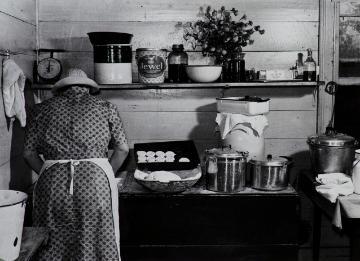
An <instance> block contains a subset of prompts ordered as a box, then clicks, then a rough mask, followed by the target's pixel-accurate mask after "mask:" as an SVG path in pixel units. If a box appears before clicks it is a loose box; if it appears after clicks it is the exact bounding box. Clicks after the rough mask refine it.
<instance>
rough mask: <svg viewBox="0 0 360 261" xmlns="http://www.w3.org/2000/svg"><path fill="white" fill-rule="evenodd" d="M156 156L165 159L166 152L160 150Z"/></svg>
mask: <svg viewBox="0 0 360 261" xmlns="http://www.w3.org/2000/svg"><path fill="white" fill-rule="evenodd" d="M155 155H156V156H158V157H162V158H163V157H165V152H163V151H161V150H158V151H157V152H155Z"/></svg>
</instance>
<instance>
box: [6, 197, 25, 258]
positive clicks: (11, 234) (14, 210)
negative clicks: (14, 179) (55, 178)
mask: <svg viewBox="0 0 360 261" xmlns="http://www.w3.org/2000/svg"><path fill="white" fill-rule="evenodd" d="M27 197H28V196H27V194H25V193H23V192H20V191H14V190H0V260H15V259H16V258H18V256H19V252H20V245H21V237H22V230H23V223H24V215H25V207H26V200H27Z"/></svg>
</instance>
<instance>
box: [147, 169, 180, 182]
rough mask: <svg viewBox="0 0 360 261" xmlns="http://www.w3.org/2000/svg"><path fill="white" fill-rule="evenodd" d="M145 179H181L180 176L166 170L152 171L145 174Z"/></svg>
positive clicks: (167, 180) (162, 180) (166, 180)
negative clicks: (147, 174)
mask: <svg viewBox="0 0 360 261" xmlns="http://www.w3.org/2000/svg"><path fill="white" fill-rule="evenodd" d="M147 180H156V181H160V182H169V181H178V180H181V178H180V176H178V175H176V174H174V173H171V172H168V171H163V170H160V171H154V172H151V173H150V174H149V176H147Z"/></svg>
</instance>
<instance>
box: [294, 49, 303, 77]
mask: <svg viewBox="0 0 360 261" xmlns="http://www.w3.org/2000/svg"><path fill="white" fill-rule="evenodd" d="M295 67H296V76H295V79H303V78H304V62H303V54H302V53H298V59H297V60H296V65H295Z"/></svg>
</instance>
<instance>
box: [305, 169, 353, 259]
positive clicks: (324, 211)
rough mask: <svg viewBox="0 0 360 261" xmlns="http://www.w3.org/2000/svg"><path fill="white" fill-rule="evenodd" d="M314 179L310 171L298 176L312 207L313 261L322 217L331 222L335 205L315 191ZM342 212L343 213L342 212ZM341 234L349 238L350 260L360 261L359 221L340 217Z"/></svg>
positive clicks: (316, 250) (318, 247)
mask: <svg viewBox="0 0 360 261" xmlns="http://www.w3.org/2000/svg"><path fill="white" fill-rule="evenodd" d="M315 184H316V182H315V178H314V175H313V174H312V172H311V171H310V170H304V171H302V172H301V173H300V176H299V187H300V189H301V190H302V191H303V192H304V193H305V194H306V196H307V197H309V199H310V200H311V202H312V203H313V205H314V220H313V260H314V261H318V260H319V253H320V238H321V219H322V215H324V216H325V217H327V218H329V219H330V220H332V218H333V215H334V211H335V204H334V203H331V202H330V201H328V200H327V199H325V198H324V197H323V196H321V195H320V194H319V193H317V191H316V190H315ZM342 212H343V211H342ZM342 225H343V232H345V233H346V234H347V235H348V236H349V238H350V260H351V261H359V260H360V219H359V218H351V217H348V216H346V215H342Z"/></svg>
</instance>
